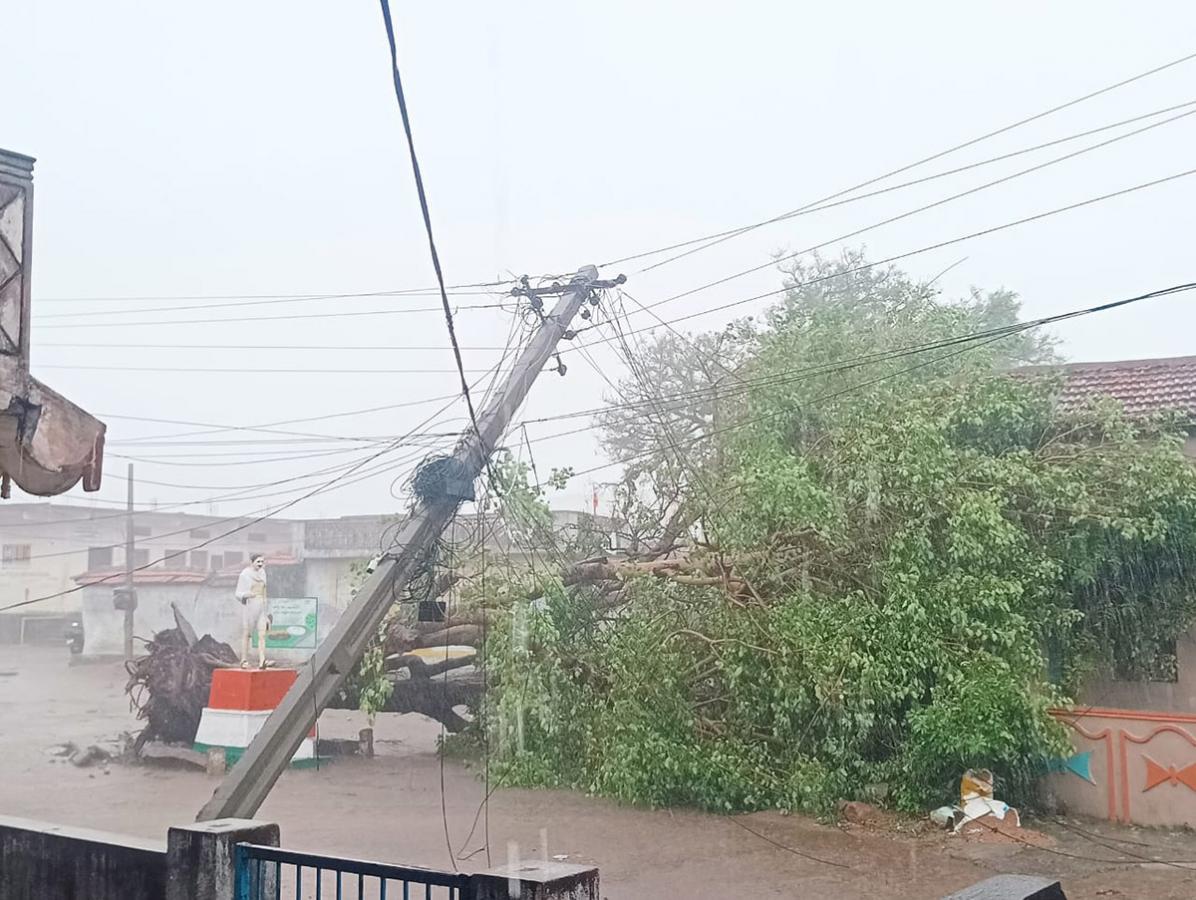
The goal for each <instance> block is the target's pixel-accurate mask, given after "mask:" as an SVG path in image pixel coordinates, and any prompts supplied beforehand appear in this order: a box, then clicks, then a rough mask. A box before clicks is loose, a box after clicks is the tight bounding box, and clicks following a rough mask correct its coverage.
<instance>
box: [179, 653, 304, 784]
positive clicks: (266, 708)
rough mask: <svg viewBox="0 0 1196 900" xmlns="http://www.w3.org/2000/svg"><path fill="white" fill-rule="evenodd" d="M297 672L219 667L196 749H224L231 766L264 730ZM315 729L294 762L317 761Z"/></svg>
mask: <svg viewBox="0 0 1196 900" xmlns="http://www.w3.org/2000/svg"><path fill="white" fill-rule="evenodd" d="M297 677H298V673H297V672H296V671H295V670H294V669H216V670H215V671H213V672H212V689H211V691H210V692H209V694H208V705H207V706H205V707H204V710H203V715H202V716H201V717H200V720H199V730H198V731H196V733H195V749H196V750H198V751H200V752H201V753H207V752H208V751H209V750H211V749H213V748H220V749H222V750H223V751H224V761H225V764H226V765H228V766H232V765H233V764H234V763H235V762H236V761H237V760H238V759H240V758H241V755H242V754H243V753H244V752H245V748H246V747H248V746H249V743H250V742H251V741H252V740H253V738H254V737H255V736H256V735H257V733H258V732H259V731H260V730H261V727H262V726H263V725H264V724H265V723H266V719H268V718H269V717H270V713H271V712H273V710H274V707H276V706H278V704H279V702H280V701H281V700H282V698H283V697H284V696H286V692H287V691H288V690H290V688H291V685H292V684H294V683H295V679H296V678H297ZM315 737H316V732H315V729H314V728H313V729H312V731H311V733H310V734H309V735H308V736H307V737H306V738H304V739H303V743H302V744H300V745H299V749H298V750H296V751H295V755H294V756H292V757H291V765H294V766H302V765H312V764H314V763H315V761H316V740H315Z"/></svg>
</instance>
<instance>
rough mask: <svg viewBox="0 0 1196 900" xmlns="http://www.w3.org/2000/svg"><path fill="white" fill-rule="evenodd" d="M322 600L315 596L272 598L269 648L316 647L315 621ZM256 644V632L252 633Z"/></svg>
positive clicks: (267, 645) (254, 644) (267, 643)
mask: <svg viewBox="0 0 1196 900" xmlns="http://www.w3.org/2000/svg"><path fill="white" fill-rule="evenodd" d="M319 605H320V604H319V601H318V600H317V599H316V598H315V597H271V598H270V600H269V610H270V630H269V631H267V632H266V649H267V650H291V649H307V650H314V649H315V648H316V624H317V622H318V613H319ZM253 646H254V647H256V646H257V635H256V634H254V635H253Z"/></svg>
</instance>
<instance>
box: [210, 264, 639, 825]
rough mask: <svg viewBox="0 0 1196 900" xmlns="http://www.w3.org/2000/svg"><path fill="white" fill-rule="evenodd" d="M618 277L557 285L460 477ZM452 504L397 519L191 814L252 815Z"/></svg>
mask: <svg viewBox="0 0 1196 900" xmlns="http://www.w3.org/2000/svg"><path fill="white" fill-rule="evenodd" d="M622 281H623V278H622V276H620V277H619V278H618V279H616V280H615V281H613V282H603V281H599V280H598V270H597V269H596V268H595V267H594V266H586V267H584V268H583V269H581V270H580V271H579V272H578V273H577V274H576V275H575V276H573V278H572V279H571V280H570V282H569V284H568V285H566V286H564V288H563V292H562V293H561V296H560V299H559V300H558V301H557V304H556V306H555V307H554V308H553V310H552V312H550V313H548V314H546V315H544V316H543V321H542V323H541V326H540V330H539V331H538V332H536V335H535V337H533V338H532V340H531V342H530V343H529V344H528V346H527V349H526V350H524V351H523V353H522V354H521V355H520V357H519V359H518V361H517V362H516V363H515V367H514V369H513V370H512V371H511V374H510V376H509V377H508V378H507V380H506V382H505V383H504V384H503V386H502V387H501V388H500V389H499V391H498V392H497V393H496V394H495V395H494V397H493V398H492V399H491V401H490V402H489V403H488V404H487V405H486V407H485V408H484V409H483V410H482V411H481V413H480V414H479V416H478V422H477V425H478V427H477V431H473V430H472V429H471V430H469V431H467V432H466V433H465V434H463V435H462V436H461V439H460V440H459V441H458V442H457V446H456V448H455V449H454V451H453V455H452V460H451V464H452V465H453V467H454V468H455V471H456V472H457V473H459V475H460V479H461V481H462V482H463V483H464V484H466V485H472V484H473V482H474V481H475V480H476V479H477V477H478V476H479V475H480V474H481V472H482V468H483V466H485V465H486V463H487V461H488V460H489V458H490V454H491V453H493V452H494V448H495V446H496V445H497V443H498V441H499V440H500V439H501V438H502V436H503V433H504V432H505V431H506V429H507V426H508V425H509V424H510V422H511V419H512V418H513V417H514V415H515V412H516V411H517V410H518V409H519V407H520V405H521V404H522V403H523V400H524V398H525V397H526V396H527V392H528V390H529V389H530V388H531V386H532V383H533V382H534V381H535V380H536V377H537V376H538V375H539V374H540V372H541V371H542V370H543V369H544V364H545V363H546V362H547V361H548V359H549V357H550V356H552V354H553V352H554V350H555V349H556V345H557V343H558V342H559V341H560V340H561V338H562V337H563V336H564V335H565V333H566V331H567V330H568V328H569V323H570V322H571V321H572V320H573V317H574V315H576V313H577V311H578V310H579V309H580V308H581V306H582V304H584V303H585V302H586V301H587V300H589V299H590V298H591V297H592V296H593V292H594V290H595V289H597V288H604V287H611V286H613V285H614V284H621V283H622ZM525 285H526V281H525ZM524 290H525V292H526V293H527V295H528V296H529V297H531V298H532V300H533V305H534V306H535V308H536V309H540V306H539V305H538V304H539V300H538V294H539V293H540V291H539V289H531V288H526V287H525V289H524ZM460 503H461V499H460V497H451V496H444V497H440V498H433V499H425V500H421V501H419V504H418V505H417V506H416V507H415V509H414V510H413V511H412V512H411V514H410V515H409V516H408V517H407V520H406V521H405V522H404V524H403V527H402V530H401V531H400V533H399V536H398V539H397V541H396V543H395V547H396V549H395V550H394V551H393V552H392V553H390V554H388V555H387V556H386V557H384V558H383V559H382V561H381V562H379V563H378V566H377V568H375V569H374V573H373V574H372V575H371V576H370V577H369V579H368V580H367V581H366V582H365V584H363V585H362V586H361V589H360V590H359V591H358V592H357V595H356V596H355V597H354V599H353V601H352V602H351V603H350V604H349V608H348V609H346V610H345V612H344V614H343V615H342V616H341V618H340V620H339V621H338V622H337V623H336V627H335V628H333V630H332V633H331V634H330V635H328V637H327V638H326V639H325V641H324V643H323V644H321V645H320V646H319V647H318V648H317V649H316V652H315V654H314V655H313V656H312V658H311V661H310V662H309V663H308V664H307V665H305V666H303V667H301V668H300V669H299V677H298V678H297V679H296V680H295V683H294V684H293V685H292V686H291V689H290V691H288V692H287V695H286V696H285V697H283V699H282V702H281V703H280V704H279V705H278V707H277V708H276V709H275V710H274V712H273V713H271V714H270V718H269V719H267V720H266V723H265V725H263V726H262V730H261V731H259V732H258V734H257V736H256V737H255V738H254V739H253V741H252V742H251V743H250V745H249V747H248V748H247V749H246V751H245V754H244V755H243V756H242V757H241V759H240V760H238V761H237V764H236V765H235V766H234V767H233V768H232V770H231V771H230V772H229V773H228V775H226V776H225V778H224V781H222V782H221V783H220V786H219V787H218V788H217V789H216V792H215V793H214V794H213V795H212V799H211V800H209V801H208V802H207V803H206V804H204V807H203V809H201V810H200V811H199V815H198V816H196V820H197V821H201V822H203V821H208V820H211V819H223V818H245V819H248V818H252V817H253V815H254V813H256V812H257V810H258V807H260V806H261V805H262V802H263V801H264V800H265V799H266V795H267V794H269V793H270V789H271V788H272V787H273V786H274V782H275V781H277V780H278V776H279V775H281V774H282V772H283V771H284V770H285V769H286V767H287V766H288V765H289V764H290V761H291V757H292V755H293V754H294V753H295V750H296V749H298V747H299V744H300V743H301V742H302V741H303V738H304V737H305V736H306V735H307V734H308V733H309V732H310V731H311V728H312V726H313V725H315V721H316V718H317V717H318V716H319V712H320V710H322V709H324V707H325V706H326V705H327V704H328V703H329V701H330V700H332V698H333V697H334V696H336V693H337V691H338V690H339V689H340V686H341V683H342V682H343V681H344V680H345V678H346V677H347V676H348V675H349V673H350V672H352V671H353V669H354V667H355V666H356V665H357V663H358V661H359V660H360V659H361V656H362V654H363V653H364V652H365V648H366V645H367V644H368V643H369V641H370V638H371V637H373V636H374V634H376V633H377V631H378V626H379V625H380V624H381V623H382V619H383V617H384V616H385V615H386V613H387V611H388V610H389V609H390V607H391V604H392V603H394V600H395V598H396V597H397V596H398V595H399V594H400V593H401V592H402V591H403V589H404V587H405V586H406V585H407V582H408V581H409V579H410V578H411V576H412V574H413V573H414V571H415V570H416V569H417V568H418V566H419V564H420V561H421V560H422V559H423V558H424V557H425V554H426V552H427V550H428V549H429V548H430V547H431V545H432V543H433V542H434V541H435V540H437V539H438V538H439V537H440V534H441V532H443V531H444V529H445V527H447V526H448V524H449V522H450V521H451V520H452V517H453V516H454V514H455V513H456V510H457V507H458V506H459V505H460Z"/></svg>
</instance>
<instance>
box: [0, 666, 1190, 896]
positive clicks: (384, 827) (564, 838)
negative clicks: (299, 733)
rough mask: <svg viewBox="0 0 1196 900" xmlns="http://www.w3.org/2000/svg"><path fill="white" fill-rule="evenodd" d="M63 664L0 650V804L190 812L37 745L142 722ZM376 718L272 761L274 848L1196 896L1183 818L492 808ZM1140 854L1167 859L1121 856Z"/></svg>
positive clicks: (86, 669) (732, 884) (114, 689)
mask: <svg viewBox="0 0 1196 900" xmlns="http://www.w3.org/2000/svg"><path fill="white" fill-rule="evenodd" d="M67 662H68V660H67V652H66V649H65V648H61V649H60V648H57V647H51V648H31V647H25V648H14V647H9V646H4V647H0V673H2V674H0V813H3V814H7V815H17V816H25V817H28V818H35V819H42V820H46V819H53V820H54V821H57V822H60V823H64V824H72V825H81V826H87V827H91V828H100V829H107V830H110V831H118V832H123V833H126V834H133V835H139V836H144V837H153V838H162V837H163V836H164V833H165V829H166V828H167V827H168V826H169V825H172V824H179V823H185V822H189V821H191V820H192V819H193V818H194V816H195V813H196V811H197V810H198V809H199V808H200V806H201V805H202V804H203V802H204V801H205V800H207V799H208V797H210V796H211V793H212V791H213V790H214V789H215V787H216V783H217V782H216V780H215V779H214V778H211V777H209V776H207V775H205V774H203V773H200V772H193V771H183V770H165V769H160V768H150V767H146V766H126V765H121V764H116V763H113V764H111V765H108V766H106V767H105V766H102V765H101V766H95V767H91V768H76V767H75V766H72V765H70V764H69V763H68V762H66V761H63V760H59V759H56V758H55V757H53V756H52V755H50V754H49V753H48V752H47V750H48V748H50V747H51V746H52V745H55V744H60V743H62V742H64V741H73V742H74V743H76V744H78V745H80V746H86V745H88V744H90V743H92V742H95V741H97V740H110V739H112V738H114V737H116V736H117V735H119V734H120V733H121V732H122V731H130V730H134V729H135V728H136V727H137V723H136V722H135V720H134V717H133V714H132V713H131V712H130V710H129V704H128V698H127V697H126V696H125V694H124V683H125V676H124V670H123V667H122V666H121V665H120V664H116V663H109V664H102V665H84V666H75V667H70V666H68V665H67ZM364 724H365V723H364V717H362V716H360V715H359V714H356V713H347V712H342V711H337V712H333V713H329V714H326V715H325V716H324V717H323V718H322V719H321V722H320V733H321V736H323V737H354V736H356V734H357V730H358V729H359V728H361V727H363V725H364ZM375 733H376V745H377V749H378V753H379V756H378V757H377V758H375V759H373V760H362V759H356V758H344V759H338V760H336V761H332V762H328V763H327V764H324V765H322V766H321V767H320V768H319V770H315V769H306V770H295V771H291V772H288V773H286V774H285V775H284V776H283V778H282V779H281V780H280V781H279V783H278V785H277V786H276V787H275V789H274V791H273V792H272V793H271V795H270V797H269V799H268V800H267V802H266V804H265V805H264V806H263V808H262V810H261V811H260V813H259V818H263V819H268V820H271V821H275V822H278V823H279V825H280V826H281V829H282V843H283V846H286V847H290V848H293V849H297V850H310V851H315V852H321V851H322V852H328V853H335V854H341V855H346V856H356V857H364V858H371V859H379V860H385V861H390V862H400V863H412V864H418V865H426V866H436V867H442V868H451V867H452V866H453V865H454V864H455V865H456V866H458V867H460V868H461V869H462V870H466V871H474V870H479V869H484V868H486V867H487V855H488V854H487V846H488V847H489V858H490V860H491V861H492V862H493V863H494V864H495V865H498V864H503V863H506V862H507V860H508V857H509V856H511V857H520V858H543V857H548V858H551V857H554V856H556V857H559V856H565V857H567V859H568V861H569V862H577V863H591V864H595V865H597V866H599V868H600V869H601V873H602V894H603V896H604V897H607V898H610V900H644V898H664V897H711V898H721V897H741V896H751V897H817V898H826V900H830V898H878V900H879V898H889V900H892V898H902V900H905V898H911V900H912V898H919V900H921V898H938V897H942V896H943V895H944V894H948V893H950V892H951V891H954V890H958V889H960V888H962V887H964V886H966V885H969V884H972V883H974V882H976V881H979V880H981V879H983V878H986V877H988V876H989V875H992V874H996V873H1000V872H1022V873H1027V874H1042V875H1052V876H1056V877H1060V878H1062V880H1063V883H1064V888H1065V890H1066V892H1067V896H1068V898H1069V900H1089V898H1090V900H1097V898H1101V900H1108V898H1113V900H1121V898H1159V900H1173V898H1174V900H1180V898H1191V897H1193V896H1196V838H1194V837H1193V836H1192V835H1191V834H1189V833H1186V832H1174V833H1168V832H1160V831H1133V832H1127V831H1125V830H1110V829H1108V828H1105V827H1103V826H1093V825H1088V826H1085V828H1086V830H1087V831H1088V832H1090V833H1089V834H1086V835H1085V834H1081V833H1080V832H1078V831H1074V830H1072V831H1061V830H1059V829H1057V828H1054V827H1052V828H1051V829H1049V830H1050V831H1051V833H1052V835H1053V836H1054V838H1055V843H1054V845H1053V846H1052V847H1051V848H1048V849H1045V850H1039V849H1031V848H1028V847H1025V846H1020V845H1016V844H1015V845H1010V844H1008V843H980V844H967V843H963V842H961V840H960V839H958V838H950V837H947V836H944V835H940V834H929V835H923V836H920V837H918V836H912V835H902V834H893V833H889V832H877V831H870V830H866V829H862V828H855V827H837V826H833V825H821V824H818V823H817V822H814V821H813V820H811V819H808V818H805V817H801V816H781V815H778V814H774V813H756V814H753V815H749V816H740V817H736V818H734V819H732V818H727V817H720V816H714V815H709V814H705V813H699V812H693V811H688V810H673V811H668V810H644V809H635V808H629V807H624V806H619V805H617V804H614V803H611V802H609V801H606V800H601V799H595V798H590V797H585V796H582V795H579V794H574V793H570V792H565V791H528V790H499V791H495V792H494V793H493V795H492V797H491V798H490V803H489V804H488V810H487V809H486V807H485V806H483V804H482V800H483V798H484V797H485V795H486V789H485V784H484V781H483V780H482V779H481V778H480V777H479V775H478V773H475V772H474V771H473V770H471V769H469V768H467V767H465V766H463V765H462V764H460V763H459V762H455V761H452V760H447V761H445V762H444V765H443V784H444V792H443V795H442V793H441V777H442V766H441V761H440V758H439V757H438V756H437V754H436V752H435V747H436V740H437V737H438V736H439V734H440V728H439V725H438V724H437V723H435V722H432V721H431V720H428V719H424V718H422V717H420V716H414V715H412V716H391V715H388V716H384V717H381V719H380V721H379V722H378V723H377V725H376V727H375ZM442 797H443V801H442ZM442 802H443V812H442ZM445 815H446V816H447V819H448V830H449V841H450V843H451V850H450V847H449V846H446V840H445V834H444V832H445V828H444V822H443V816H445ZM1027 824H1029V825H1031V826H1033V825H1034V823H1027ZM487 836H488V838H489V840H488V841H487ZM1155 848H1161V849H1160V850H1158V851H1157V852H1156V850H1155ZM1151 855H1161V856H1163V857H1164V858H1166V859H1168V860H1170V861H1171V862H1170V863H1168V864H1164V863H1137V862H1134V860H1136V859H1138V858H1140V857H1142V856H1148V857H1149V856H1151ZM1188 860H1191V861H1192V864H1191V867H1189V864H1188Z"/></svg>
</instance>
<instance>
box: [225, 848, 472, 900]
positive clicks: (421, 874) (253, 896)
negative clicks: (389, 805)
mask: <svg viewBox="0 0 1196 900" xmlns="http://www.w3.org/2000/svg"><path fill="white" fill-rule="evenodd" d="M470 885H471V879H470V877H469V876H468V875H462V874H458V873H453V872H440V871H437V870H435V869H424V868H420V867H412V866H392V865H389V864H387V863H379V862H369V861H367V860H361V859H344V858H342V857H338V856H324V855H315V854H312V853H296V852H294V851H293V850H280V849H279V848H278V847H262V846H258V845H257V844H238V845H237V900H470V898H471V896H472V893H473V892H472V891H471V890H470Z"/></svg>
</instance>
